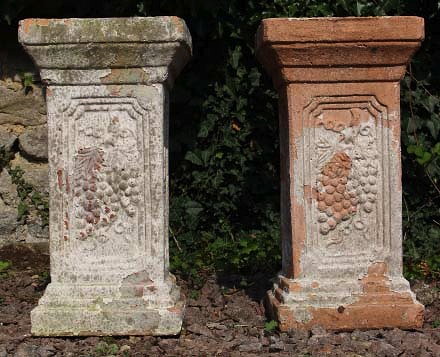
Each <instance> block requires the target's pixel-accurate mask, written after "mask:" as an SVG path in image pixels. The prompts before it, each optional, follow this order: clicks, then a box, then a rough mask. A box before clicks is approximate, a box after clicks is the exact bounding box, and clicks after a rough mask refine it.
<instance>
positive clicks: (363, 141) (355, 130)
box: [256, 17, 424, 330]
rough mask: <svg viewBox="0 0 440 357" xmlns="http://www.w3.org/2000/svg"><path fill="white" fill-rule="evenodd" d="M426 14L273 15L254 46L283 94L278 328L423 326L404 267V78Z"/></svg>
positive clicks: (271, 304) (274, 299) (274, 300)
mask: <svg viewBox="0 0 440 357" xmlns="http://www.w3.org/2000/svg"><path fill="white" fill-rule="evenodd" d="M423 36H424V29H423V19H421V18H417V17H377V18H373V17H370V18H313V19H294V18H290V19H284V18H283V19H266V20H263V21H262V23H261V25H260V27H259V29H258V32H257V45H256V47H257V56H258V58H259V60H260V61H261V63H262V64H263V65H264V67H265V68H266V69H267V71H268V72H269V74H270V75H271V77H272V79H273V82H274V85H275V87H276V88H277V90H278V92H279V98H280V99H279V107H280V109H279V111H280V115H279V118H280V141H281V217H282V227H281V230H282V249H283V268H282V272H281V273H280V275H279V277H278V281H277V283H276V284H275V286H274V288H273V290H272V291H270V292H269V293H268V301H267V307H268V309H269V311H270V312H271V314H272V315H273V316H274V318H276V319H277V320H278V321H279V324H280V328H281V329H282V330H287V329H290V328H306V329H307V328H311V327H313V326H315V325H322V326H323V327H325V328H330V329H336V330H349V329H356V328H382V327H405V328H411V327H419V326H421V324H422V322H423V311H424V308H423V306H422V305H421V304H420V303H418V302H417V301H416V299H415V296H414V294H413V293H412V292H411V290H410V287H409V284H408V282H407V281H406V280H405V279H404V278H403V276H402V232H401V229H402V226H401V224H402V218H401V208H402V207H401V194H402V188H401V167H400V100H399V99H400V86H399V81H400V79H401V78H402V76H403V74H404V73H405V68H406V65H407V63H408V61H409V60H410V58H411V56H412V55H413V53H414V52H415V51H416V50H417V48H418V47H419V46H420V43H421V41H422V40H423Z"/></svg>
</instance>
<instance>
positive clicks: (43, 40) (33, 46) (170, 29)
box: [18, 16, 191, 84]
mask: <svg viewBox="0 0 440 357" xmlns="http://www.w3.org/2000/svg"><path fill="white" fill-rule="evenodd" d="M18 38H19V41H20V42H21V43H22V45H23V46H24V48H25V49H26V51H27V52H28V53H29V54H30V55H31V56H32V57H33V59H34V60H35V62H36V64H37V65H38V67H40V69H41V70H42V73H41V74H42V78H43V77H44V79H45V80H47V82H48V83H80V84H87V83H95V82H97V83H101V82H102V83H134V82H142V83H148V82H164V81H168V82H172V79H173V78H175V77H176V76H177V74H178V73H179V72H180V70H181V69H182V68H183V66H184V65H185V64H186V63H187V62H188V60H189V58H190V57H191V36H190V33H189V31H188V28H187V27H186V25H185V22H184V21H183V20H182V19H180V18H178V17H165V16H161V17H131V18H101V19H77V18H72V19H26V20H23V21H20V27H19V31H18ZM136 68H138V69H139V70H134V69H136ZM109 69H117V71H114V72H115V73H100V72H99V73H98V72H96V70H109ZM48 70H50V71H48ZM72 70H74V71H76V72H72ZM78 70H81V71H82V72H80V71H78ZM85 70H87V71H90V70H95V73H89V72H87V73H86V72H84V71H85ZM54 71H56V73H55V72H54ZM61 71H62V72H61ZM69 71H70V72H69ZM144 72H145V73H144ZM107 74H108V75H109V76H110V77H108V78H107V79H104V80H97V79H96V77H97V76H98V77H99V78H101V77H103V76H105V75H107Z"/></svg>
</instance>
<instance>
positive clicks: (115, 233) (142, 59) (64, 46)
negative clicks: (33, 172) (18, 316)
mask: <svg viewBox="0 0 440 357" xmlns="http://www.w3.org/2000/svg"><path fill="white" fill-rule="evenodd" d="M19 40H20V42H21V43H22V44H23V46H24V48H25V49H26V51H27V52H28V53H29V54H30V55H31V56H32V58H33V59H34V61H35V62H36V64H37V66H38V67H39V68H40V75H41V78H42V80H43V82H44V83H45V85H46V87H47V91H46V94H47V111H48V130H49V188H50V189H49V191H50V249H51V253H50V254H51V283H50V284H49V286H48V287H47V289H46V291H45V293H44V296H43V297H42V298H41V299H40V301H39V304H38V306H37V307H36V308H35V309H34V310H33V311H32V313H31V321H32V333H33V334H34V335H40V336H53V335H55V336H56V335H67V336H75V335H149V334H152V335H168V334H177V333H179V332H180V329H181V325H182V317H183V312H184V296H183V295H182V294H181V293H180V289H179V288H178V286H177V285H176V283H175V278H174V277H173V275H172V274H170V273H169V269H168V91H169V89H170V87H171V85H172V83H173V80H174V78H175V77H176V76H177V75H178V73H179V72H180V70H181V69H182V68H183V66H184V65H185V64H186V62H187V61H188V60H189V58H190V56H191V37H190V34H189V32H188V29H187V28H186V25H185V23H184V22H183V20H181V19H179V18H176V17H155V18H112V19H27V20H24V21H21V22H20V28H19Z"/></svg>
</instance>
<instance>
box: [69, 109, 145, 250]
mask: <svg viewBox="0 0 440 357" xmlns="http://www.w3.org/2000/svg"><path fill="white" fill-rule="evenodd" d="M104 123H106V125H105V126H102V125H101V126H99V125H98V126H96V127H93V126H92V125H91V124H90V122H89V124H88V125H85V126H84V125H83V126H81V125H80V128H79V130H78V131H79V133H80V135H81V137H83V138H85V140H84V141H85V142H86V143H92V142H93V143H94V146H90V147H84V148H80V149H78V150H77V153H76V155H75V158H74V170H75V172H74V179H75V187H74V211H75V218H76V224H75V228H76V229H77V238H78V239H79V240H86V239H90V238H93V239H96V240H97V241H99V242H105V241H107V240H108V237H109V234H108V232H109V230H110V229H112V230H113V231H114V232H115V233H117V234H122V233H125V232H126V231H127V230H129V227H128V226H129V224H128V223H127V219H126V218H129V217H134V216H136V214H137V205H138V203H139V200H140V191H139V176H140V173H139V169H138V168H137V166H136V164H137V160H138V156H139V154H138V151H137V150H136V136H135V134H134V133H133V132H132V130H130V129H128V128H125V127H123V126H122V125H121V123H120V119H119V117H118V116H117V115H113V116H110V115H109V118H108V119H107V120H105V121H104ZM87 139H90V141H88V140H87Z"/></svg>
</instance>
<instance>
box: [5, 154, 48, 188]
mask: <svg viewBox="0 0 440 357" xmlns="http://www.w3.org/2000/svg"><path fill="white" fill-rule="evenodd" d="M10 165H11V168H13V169H16V168H17V167H20V168H21V169H22V170H23V179H24V181H25V182H27V183H29V184H30V185H32V187H33V188H34V189H35V190H37V191H38V192H41V193H43V194H46V195H47V194H48V192H49V176H48V164H47V163H44V162H31V161H29V160H27V159H26V158H24V157H23V156H21V155H20V153H16V154H15V157H14V159H13V160H11V162H10Z"/></svg>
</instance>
